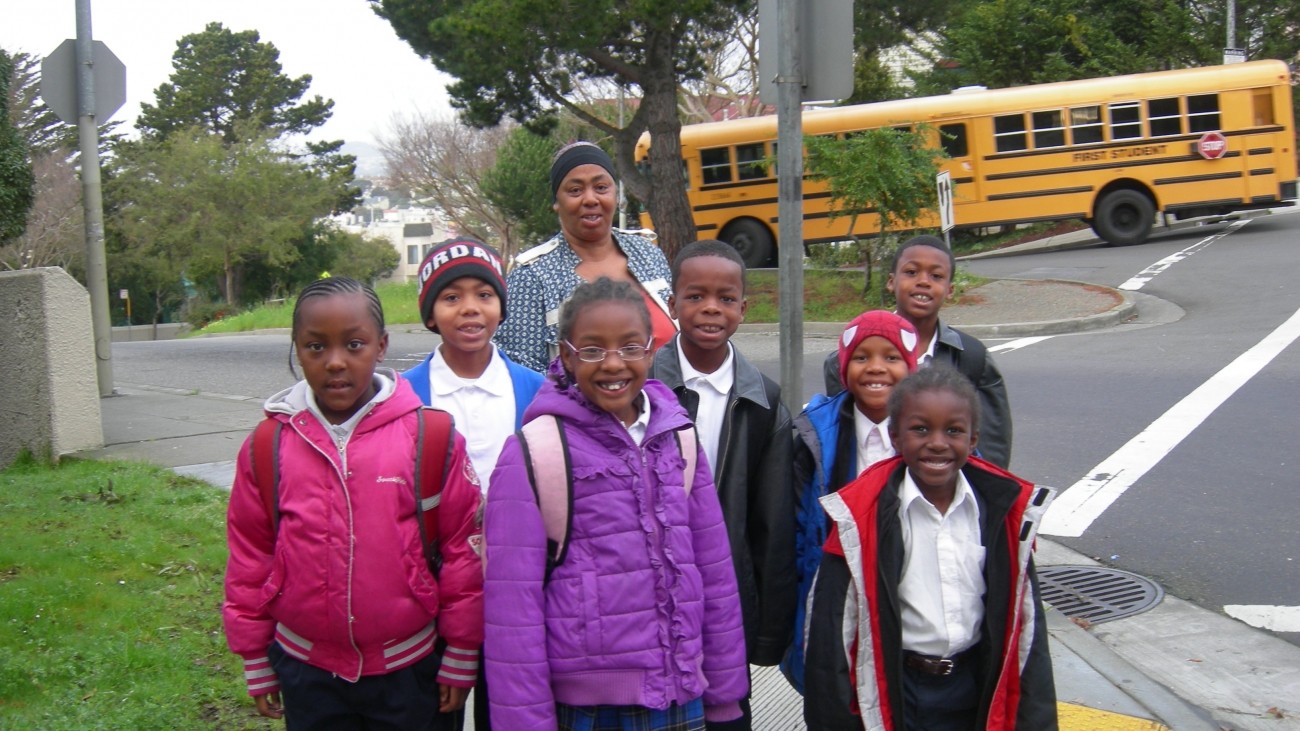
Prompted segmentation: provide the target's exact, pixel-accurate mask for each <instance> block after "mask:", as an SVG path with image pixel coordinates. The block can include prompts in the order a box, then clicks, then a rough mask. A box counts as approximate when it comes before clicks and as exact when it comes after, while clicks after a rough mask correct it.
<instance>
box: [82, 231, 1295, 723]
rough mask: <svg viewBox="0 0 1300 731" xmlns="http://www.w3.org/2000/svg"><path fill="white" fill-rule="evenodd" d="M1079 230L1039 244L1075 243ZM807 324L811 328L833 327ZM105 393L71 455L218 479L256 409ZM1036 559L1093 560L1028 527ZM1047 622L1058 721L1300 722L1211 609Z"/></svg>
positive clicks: (1030, 320) (1014, 310)
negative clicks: (82, 442)
mask: <svg viewBox="0 0 1300 731" xmlns="http://www.w3.org/2000/svg"><path fill="white" fill-rule="evenodd" d="M1090 235H1091V234H1090V232H1086V231H1085V232H1074V233H1072V234H1067V235H1066V236H1065V237H1056V238H1055V239H1050V240H1047V241H1045V242H1042V243H1040V244H1039V245H1040V246H1044V247H1046V246H1053V247H1057V248H1061V247H1065V246H1071V245H1072V246H1079V245H1087V244H1089V243H1091V241H1092V240H1091V239H1090ZM1140 306H1141V302H1140V301H1138V302H1135V301H1134V300H1133V299H1131V298H1129V297H1125V296H1124V295H1123V294H1122V293H1119V292H1116V291H1114V290H1109V289H1106V288H1102V287H1094V286H1092V285H1082V284H1079V283H1069V282H1025V281H1016V280H1001V281H995V282H992V283H990V284H987V285H985V286H983V287H979V288H977V289H975V290H973V291H972V292H971V293H970V297H968V299H967V301H965V302H963V303H961V304H958V305H953V306H950V307H947V308H945V310H944V312H945V320H947V321H950V322H954V323H955V324H960V325H961V326H962V327H963V329H967V330H969V331H971V332H973V333H974V334H976V335H978V336H979V337H1012V336H1016V337H1020V336H1029V335H1041V334H1057V333H1066V332H1077V331H1080V330H1085V329H1094V328H1102V327H1109V326H1112V325H1115V324H1118V323H1120V322H1123V321H1124V320H1126V319H1128V318H1130V317H1132V316H1133V315H1135V314H1137V309H1138V308H1139V307H1140ZM814 325H816V324H815V323H809V324H808V329H807V330H806V333H805V334H806V335H808V336H809V337H812V338H817V337H825V336H830V337H833V336H834V334H835V333H833V332H829V331H828V335H822V334H820V333H819V332H818V331H817V330H816V328H815V327H813V326H814ZM827 327H829V326H827ZM768 329H769V330H770V326H769V327H768ZM747 332H754V330H752V329H747ZM836 332H837V331H836ZM738 337H745V336H744V335H738ZM809 347H811V346H809ZM809 352H814V351H812V350H810V351H809ZM117 392H118V395H116V396H114V397H111V398H106V399H103V400H102V402H101V411H102V419H103V430H104V439H105V443H106V446H105V447H103V448H102V449H98V450H94V451H90V452H84V453H81V454H80V455H79V456H83V457H88V458H95V459H134V460H143V461H147V462H152V463H154V464H158V465H162V466H166V467H170V468H172V469H174V470H176V471H177V472H179V473H182V474H186V475H191V476H194V477H197V478H199V479H202V480H205V481H207V482H210V483H211V484H213V485H216V486H218V487H221V488H225V489H229V487H230V484H231V482H232V480H233V475H234V462H233V459H232V457H233V456H234V454H235V453H236V452H237V451H238V448H239V445H240V444H242V442H243V439H244V438H245V436H246V435H247V434H248V433H249V431H250V430H251V429H252V427H253V426H254V425H255V424H256V423H257V421H258V420H259V419H260V418H261V416H262V412H261V402H262V400H261V398H253V397H248V396H239V395H221V394H212V393H202V394H196V393H194V392H191V391H181V390H176V389H164V388H158V387H152V386H144V385H125V384H123V385H119V387H118V389H117ZM1038 563H1039V565H1040V566H1048V565H1055V564H1069V565H1090V564H1094V563H1095V562H1093V561H1091V560H1090V559H1088V558H1086V557H1084V556H1081V555H1079V554H1076V553H1074V552H1073V551H1071V550H1069V549H1067V548H1065V547H1064V546H1061V545H1059V544H1056V543H1053V542H1051V541H1050V540H1047V539H1043V538H1040V539H1039V552H1038ZM1048 631H1049V634H1050V635H1051V642H1052V646H1051V650H1052V659H1053V668H1054V671H1055V675H1056V687H1057V696H1058V700H1059V702H1060V704H1061V705H1060V709H1061V728H1062V729H1068V730H1070V731H1103V730H1105V729H1133V730H1137V729H1144V730H1157V729H1172V730H1173V731H1221V730H1222V729H1232V730H1234V731H1255V730H1256V729H1259V730H1260V731H1263V730H1265V729H1268V730H1275V731H1300V647H1296V646H1295V645H1292V644H1290V643H1288V642H1285V641H1283V640H1280V639H1278V638H1275V637H1273V636H1272V635H1269V634H1268V633H1265V632H1262V631H1258V630H1255V629H1253V628H1251V627H1249V626H1247V625H1245V624H1243V623H1240V622H1237V621H1235V620H1232V619H1229V618H1227V617H1225V616H1223V615H1221V614H1218V613H1215V612H1212V611H1209V610H1205V609H1202V608H1199V607H1196V606H1195V605H1192V604H1190V603H1187V602H1183V601H1181V600H1178V599H1176V598H1174V597H1169V596H1166V597H1165V598H1164V600H1163V601H1162V602H1161V603H1160V604H1159V605H1157V606H1156V607H1154V608H1152V609H1150V610H1148V611H1146V612H1144V613H1142V614H1138V615H1134V616H1131V617H1126V618H1123V619H1118V620H1115V621H1111V622H1106V623H1098V624H1095V625H1093V626H1092V627H1091V628H1089V629H1084V628H1082V627H1080V626H1078V625H1076V624H1075V623H1074V622H1073V621H1072V620H1070V619H1068V618H1067V617H1065V616H1064V615H1062V614H1061V613H1060V612H1058V611H1055V610H1053V609H1052V608H1051V607H1050V606H1049V611H1048ZM753 679H754V688H753V696H754V699H753V707H754V717H755V726H754V728H755V729H763V730H773V731H775V730H778V729H779V730H781V731H784V730H786V729H801V728H803V722H802V706H801V700H802V699H800V698H799V696H797V695H796V694H795V693H794V692H793V691H791V690H790V688H789V686H788V685H787V684H786V682H785V680H784V678H782V677H781V675H780V673H779V672H777V671H776V670H775V669H774V668H754V674H753Z"/></svg>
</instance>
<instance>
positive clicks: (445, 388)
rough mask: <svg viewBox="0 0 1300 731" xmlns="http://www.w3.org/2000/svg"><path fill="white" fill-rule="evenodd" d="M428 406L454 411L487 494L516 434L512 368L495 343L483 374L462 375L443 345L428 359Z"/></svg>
mask: <svg viewBox="0 0 1300 731" xmlns="http://www.w3.org/2000/svg"><path fill="white" fill-rule="evenodd" d="M429 401H430V403H429V405H430V406H433V407H434V408H438V409H442V410H443V411H447V412H449V413H450V414H451V416H452V418H453V419H455V421H456V431H458V432H460V434H461V436H463V437H465V450H466V452H467V453H468V454H469V461H470V463H471V464H473V465H474V471H475V472H476V473H478V476H479V487H480V488H481V489H482V490H483V494H485V495H486V494H487V489H488V482H489V480H490V479H491V477H492V470H493V469H495V468H496V466H497V458H498V457H500V456H501V448H502V447H503V446H505V443H506V437H508V436H510V435H511V434H514V433H515V390H514V384H513V382H511V380H510V371H509V370H508V369H507V368H506V364H505V361H503V360H502V359H501V353H500V352H499V351H497V348H496V346H495V345H493V346H492V359H491V360H489V361H488V364H487V368H485V369H483V375H481V376H479V377H478V378H461V377H460V376H458V375H456V373H455V372H454V371H452V369H451V366H449V365H447V361H445V360H443V357H442V348H441V347H440V348H438V349H437V350H435V351H434V352H433V359H432V360H431V361H430V362H429Z"/></svg>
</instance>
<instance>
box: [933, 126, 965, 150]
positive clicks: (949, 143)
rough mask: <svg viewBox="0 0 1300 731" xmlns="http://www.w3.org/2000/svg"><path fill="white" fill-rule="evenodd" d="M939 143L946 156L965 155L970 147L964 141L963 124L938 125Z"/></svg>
mask: <svg viewBox="0 0 1300 731" xmlns="http://www.w3.org/2000/svg"><path fill="white" fill-rule="evenodd" d="M939 144H940V145H942V146H943V151H944V152H946V153H948V157H966V156H967V155H969V154H970V148H969V147H968V145H967V143H966V125H965V124H944V125H940V126H939Z"/></svg>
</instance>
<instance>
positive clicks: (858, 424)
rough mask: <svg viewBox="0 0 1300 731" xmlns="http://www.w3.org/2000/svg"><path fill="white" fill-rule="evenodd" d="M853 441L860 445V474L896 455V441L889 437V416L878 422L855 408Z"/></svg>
mask: <svg viewBox="0 0 1300 731" xmlns="http://www.w3.org/2000/svg"><path fill="white" fill-rule="evenodd" d="M853 441H854V442H855V443H856V444H857V445H858V474H859V475H860V474H862V473H863V472H866V471H867V468H868V467H870V466H871V465H873V464H875V463H877V462H879V461H880V460H882V459H888V458H890V457H893V456H894V442H893V440H891V439H890V438H889V417H888V416H886V417H885V420H884V421H882V422H880V423H879V424H877V423H876V422H874V421H872V420H871V417H870V416H867V415H866V414H864V413H862V412H861V411H859V410H858V409H857V407H854V409H853Z"/></svg>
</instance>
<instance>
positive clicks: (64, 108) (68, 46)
mask: <svg viewBox="0 0 1300 731" xmlns="http://www.w3.org/2000/svg"><path fill="white" fill-rule="evenodd" d="M93 48H94V50H93V51H92V58H93V59H94V60H93V61H92V65H93V67H94V72H95V123H96V124H103V123H104V122H107V121H108V118H109V117H111V116H113V112H116V111H117V110H119V109H121V108H122V104H123V103H125V102H126V66H124V65H122V62H121V61H119V60H118V58H117V56H114V55H113V52H112V51H110V50H108V46H106V45H104V43H103V42H102V41H94V43H93ZM41 99H44V100H45V103H46V105H48V106H49V108H50V109H51V110H53V111H54V113H55V114H56V115H58V117H59V119H62V120H63V121H65V122H67V123H68V124H76V123H77V117H78V116H79V115H78V105H77V42H76V41H75V40H73V39H71V38H69V39H68V40H66V41H64V42H62V43H60V44H59V47H58V48H56V49H54V52H53V53H51V54H50V55H48V56H46V57H45V60H43V61H41Z"/></svg>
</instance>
